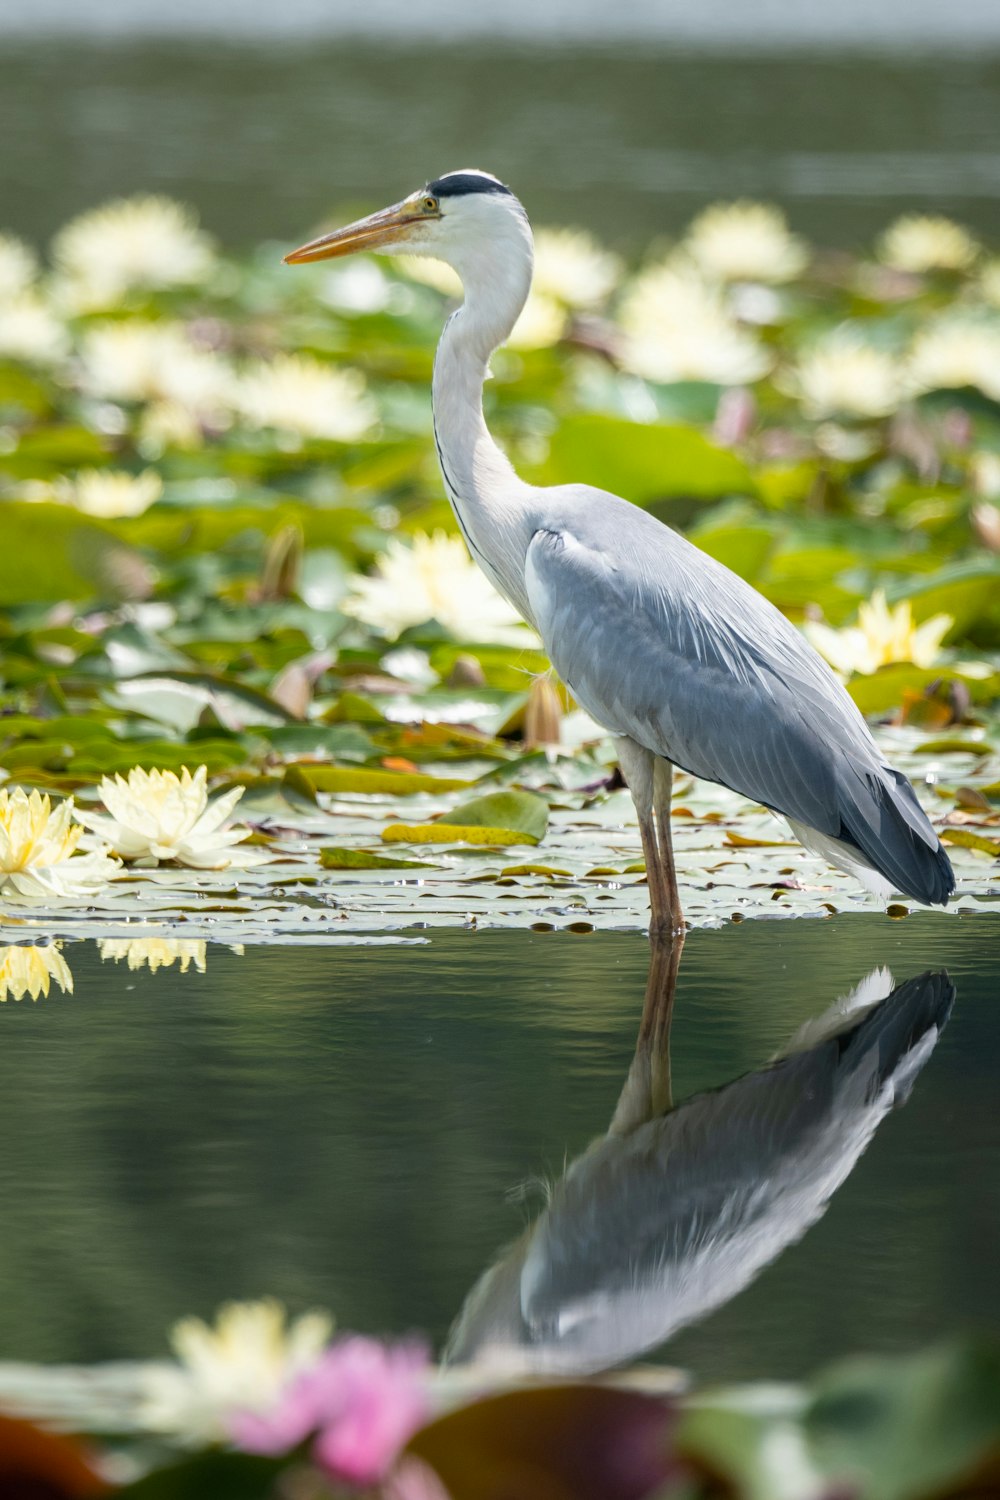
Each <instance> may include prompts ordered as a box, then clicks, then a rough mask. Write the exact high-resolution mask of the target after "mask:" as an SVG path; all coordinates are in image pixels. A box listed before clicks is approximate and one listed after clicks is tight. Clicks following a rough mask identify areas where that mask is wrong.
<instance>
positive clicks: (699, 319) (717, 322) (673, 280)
mask: <svg viewBox="0 0 1000 1500" xmlns="http://www.w3.org/2000/svg"><path fill="white" fill-rule="evenodd" d="M620 321H621V327H622V331H623V333H624V335H625V339H624V344H623V348H622V363H623V364H624V365H625V366H626V368H627V369H630V370H632V371H633V372H634V373H635V374H637V375H643V376H645V377H646V378H647V379H649V380H662V381H676V380H709V381H713V382H715V383H716V384H718V385H744V384H746V383H748V382H750V381H753V380H758V379H759V378H760V377H761V376H762V375H764V374H766V373H767V371H768V370H769V369H770V367H771V364H772V362H773V361H772V356H771V354H770V353H769V351H768V350H767V349H766V348H765V346H764V345H763V344H762V343H761V342H760V340H759V339H758V338H757V337H756V335H755V334H753V333H751V332H749V331H748V330H747V329H744V328H741V327H740V326H739V325H738V324H737V323H736V321H735V319H734V318H733V317H732V315H731V314H730V312H729V310H728V308H727V307H726V304H725V300H724V298H723V294H722V292H721V290H720V288H718V287H717V286H712V285H710V284H709V283H708V282H707V281H706V280H705V279H704V278H703V277H702V276H700V275H699V274H698V273H697V271H695V270H694V269H693V268H692V267H691V266H688V265H683V264H680V263H677V262H669V261H668V262H666V263H664V264H661V265H657V266H651V267H649V268H648V269H647V270H645V271H642V272H640V274H639V275H638V276H637V277H635V279H634V280H633V281H632V283H631V285H630V286H629V288H628V291H627V292H626V295H625V297H624V299H623V301H622V305H621V309H620Z"/></svg>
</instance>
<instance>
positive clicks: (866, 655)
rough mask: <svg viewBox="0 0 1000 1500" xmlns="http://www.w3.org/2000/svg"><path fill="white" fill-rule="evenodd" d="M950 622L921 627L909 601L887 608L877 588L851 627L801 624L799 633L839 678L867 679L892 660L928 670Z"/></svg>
mask: <svg viewBox="0 0 1000 1500" xmlns="http://www.w3.org/2000/svg"><path fill="white" fill-rule="evenodd" d="M953 624H954V621H953V620H952V617H951V615H944V614H941V615H933V616H932V617H931V618H930V619H929V620H924V622H923V624H921V625H917V624H916V623H915V622H914V619H913V608H912V606H911V604H910V601H909V599H904V600H902V601H901V603H899V604H897V605H895V606H890V605H888V604H887V603H886V598H885V594H884V593H883V592H882V591H881V590H877V591H876V592H875V593H874V594H873V595H872V597H871V599H870V600H868V602H867V603H866V604H862V605H861V606H860V607H859V609H858V619H857V623H856V624H855V625H848V626H845V628H844V629H842V630H834V629H833V628H832V627H831V626H829V625H823V624H820V623H819V622H818V621H809V622H807V623H806V624H805V625H804V626H803V630H804V632H805V634H806V635H807V636H808V638H809V640H810V641H811V642H812V644H813V645H814V646H815V647H816V650H817V651H818V652H819V653H820V655H821V656H824V657H825V658H826V660H827V661H828V662H829V663H830V665H831V666H832V667H835V668H836V670H837V671H838V672H841V673H843V674H844V676H850V675H852V674H853V673H860V674H862V675H865V676H867V675H869V674H870V673H872V672H877V671H878V669H879V667H884V666H888V665H890V664H891V663H892V662H911V663H912V664H913V665H914V666H915V667H932V666H934V664H935V662H937V660H938V659H939V657H940V655H941V642H942V640H943V638H944V637H945V636H946V635H947V633H948V631H949V630H950V629H951V627H952V625H953Z"/></svg>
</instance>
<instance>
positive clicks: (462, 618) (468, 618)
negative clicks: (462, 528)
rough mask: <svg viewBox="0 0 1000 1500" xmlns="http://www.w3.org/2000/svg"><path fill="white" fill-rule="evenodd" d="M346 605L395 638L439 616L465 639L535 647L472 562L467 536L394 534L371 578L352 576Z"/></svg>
mask: <svg viewBox="0 0 1000 1500" xmlns="http://www.w3.org/2000/svg"><path fill="white" fill-rule="evenodd" d="M342 608H343V609H344V611H345V612H346V613H347V614H351V615H353V616H354V617H355V619H358V620H363V621H364V623H365V624H366V625H372V626H374V627H375V628H376V629H377V630H382V631H384V632H385V634H386V635H387V636H389V637H391V638H392V639H395V638H396V636H398V635H401V634H402V633H403V631H404V630H407V629H409V627H410V626H411V625H424V624H426V623H427V622H428V621H429V620H437V621H438V623H439V624H440V625H443V626H444V628H445V629H446V630H450V631H451V632H452V633H453V634H454V635H456V636H458V637H459V638H460V639H462V640H464V641H472V642H475V643H477V644H480V645H484V644H486V643H487V642H494V641H495V642H500V643H509V644H514V645H523V646H531V645H533V644H534V643H535V639H536V638H535V635H534V632H532V631H529V629H528V628H527V627H526V626H525V625H523V624H522V623H521V621H520V617H519V616H518V614H517V613H516V611H515V610H514V609H513V608H512V607H511V606H510V605H509V604H508V603H507V601H506V599H503V598H502V597H501V596H500V595H499V594H498V593H497V591H496V589H495V588H494V587H493V585H492V584H491V583H490V581H489V579H488V578H487V577H486V575H485V574H484V573H483V572H482V571H481V569H480V568H478V567H477V566H476V564H475V563H474V562H473V561H472V558H471V557H470V556H469V553H468V549H467V548H466V545H465V543H464V542H463V541H462V539H461V537H457V536H447V535H446V534H445V533H444V532H443V531H435V532H434V534H433V536H428V535H427V534H426V532H419V531H418V532H416V533H414V536H413V538H412V545H411V546H406V544H405V543H403V542H402V541H400V540H399V539H398V538H396V537H393V538H392V540H391V541H390V542H389V545H388V546H387V547H386V550H385V551H384V552H383V553H382V554H381V556H380V557H379V558H378V561H377V562H376V564H375V573H374V574H373V575H372V576H371V577H369V578H365V577H361V576H359V575H355V576H354V577H353V578H352V579H351V595H350V597H349V598H348V599H347V600H345V602H344V604H343V606H342Z"/></svg>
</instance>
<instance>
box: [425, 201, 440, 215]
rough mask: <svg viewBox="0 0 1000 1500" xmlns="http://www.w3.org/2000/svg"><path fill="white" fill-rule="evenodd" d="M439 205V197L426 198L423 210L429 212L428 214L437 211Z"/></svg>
mask: <svg viewBox="0 0 1000 1500" xmlns="http://www.w3.org/2000/svg"><path fill="white" fill-rule="evenodd" d="M437 206H438V204H437V199H436V198H425V199H424V201H423V210H424V213H427V214H433V213H437Z"/></svg>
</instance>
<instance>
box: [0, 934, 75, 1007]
mask: <svg viewBox="0 0 1000 1500" xmlns="http://www.w3.org/2000/svg"><path fill="white" fill-rule="evenodd" d="M53 980H54V981H55V983H56V984H57V985H58V986H59V988H60V989H61V990H62V991H63V993H64V994H69V995H72V993H73V975H72V974H71V972H70V967H69V964H68V963H67V962H66V960H65V959H64V958H63V956H62V954H61V953H60V951H59V949H58V947H57V946H56V944H55V943H46V944H39V945H36V946H26V947H23V948H22V947H20V946H17V945H13V946H11V947H9V948H0V1001H3V1000H8V999H10V1000H23V999H24V997H25V995H30V996H31V999H32V1000H37V999H38V997H39V995H47V994H48V993H49V987H50V985H51V984H52V982H53Z"/></svg>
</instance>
